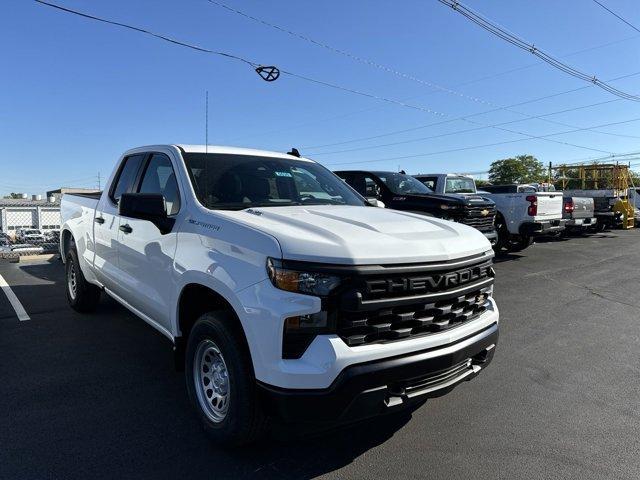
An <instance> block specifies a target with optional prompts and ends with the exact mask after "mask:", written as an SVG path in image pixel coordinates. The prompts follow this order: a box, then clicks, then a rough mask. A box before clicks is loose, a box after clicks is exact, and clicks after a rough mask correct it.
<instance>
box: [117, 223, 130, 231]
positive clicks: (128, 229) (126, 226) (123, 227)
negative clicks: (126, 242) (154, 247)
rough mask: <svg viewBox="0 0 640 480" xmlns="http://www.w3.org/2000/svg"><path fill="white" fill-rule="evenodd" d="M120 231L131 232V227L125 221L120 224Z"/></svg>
mask: <svg viewBox="0 0 640 480" xmlns="http://www.w3.org/2000/svg"><path fill="white" fill-rule="evenodd" d="M120 231H121V232H124V233H131V232H133V228H131V227H130V226H129V224H128V223H127V224H126V225H120Z"/></svg>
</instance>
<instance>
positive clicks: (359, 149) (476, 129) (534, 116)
mask: <svg viewBox="0 0 640 480" xmlns="http://www.w3.org/2000/svg"><path fill="white" fill-rule="evenodd" d="M614 101H616V100H614ZM609 102H611V100H609V101H607V102H598V103H594V104H591V105H583V106H580V107H575V108H567V109H564V110H560V111H556V112H551V113H545V114H542V115H532V116H528V118H521V119H518V120H510V121H508V122H500V123H494V124H492V125H484V124H481V123H478V122H473V123H477V124H478V125H480V126H479V127H475V128H468V129H464V130H456V131H454V132H447V133H440V134H437V135H431V136H428V137H420V138H411V139H408V140H401V141H398V142H391V143H383V144H377V145H369V146H364V147H356V148H348V149H343V150H333V151H331V152H317V153H316V152H309V155H314V156H320V155H335V154H339V153H350V152H357V151H361V150H372V149H376V148H384V147H393V146H396V145H404V144H407V143H414V142H421V141H424V140H432V139H434V138H442V137H448V136H451V135H458V134H461V133H469V132H475V131H478V130H484V129H485V128H490V127H491V128H496V127H501V126H503V125H511V124H513V123H519V122H524V121H526V120H530V119H539V120H542V119H543V118H542V117H545V116H551V115H559V114H561V113H567V112H571V111H575V110H582V109H584V108H588V107H592V106H595V105H602V104H603V103H609ZM637 120H640V119H632V120H625V121H622V122H613V123H607V124H603V125H597V126H593V127H576V126H573V125H568V124H563V123H562V122H553V123H558V124H560V125H564V126H567V127H569V128H573V129H574V130H570V131H567V132H558V133H554V134H551V135H563V134H566V133H573V132H581V131H591V132H598V133H603V134H609V133H608V132H601V131H600V130H597V129H598V128H601V127H606V126H613V125H622V124H625V123H630V122H634V121H637ZM616 135H618V134H616ZM624 136H626V135H624ZM628 137H630V138H640V137H638V136H635V135H628Z"/></svg>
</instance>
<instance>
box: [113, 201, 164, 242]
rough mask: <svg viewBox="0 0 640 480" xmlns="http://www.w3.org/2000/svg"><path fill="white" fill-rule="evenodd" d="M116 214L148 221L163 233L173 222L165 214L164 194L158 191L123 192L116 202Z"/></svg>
mask: <svg viewBox="0 0 640 480" xmlns="http://www.w3.org/2000/svg"><path fill="white" fill-rule="evenodd" d="M118 214H119V215H120V216H121V217H129V218H137V219H139V220H146V221H149V222H151V223H153V224H154V225H155V226H156V227H158V230H160V233H162V234H163V235H164V234H165V233H169V232H170V231H171V229H172V228H173V224H174V223H175V220H174V219H173V218H169V217H168V216H167V207H166V204H165V201H164V196H163V195H160V194H159V193H123V194H122V196H121V197H120V202H119V203H118Z"/></svg>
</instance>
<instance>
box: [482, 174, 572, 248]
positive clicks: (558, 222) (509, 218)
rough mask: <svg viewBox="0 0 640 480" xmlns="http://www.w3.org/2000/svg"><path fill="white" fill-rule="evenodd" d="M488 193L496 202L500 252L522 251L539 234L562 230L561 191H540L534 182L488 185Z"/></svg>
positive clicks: (486, 189) (497, 246)
mask: <svg viewBox="0 0 640 480" xmlns="http://www.w3.org/2000/svg"><path fill="white" fill-rule="evenodd" d="M482 188H483V189H484V190H485V191H487V192H489V193H488V194H487V195H486V196H487V197H489V198H490V199H491V200H493V201H494V202H495V203H496V208H497V210H498V213H497V214H496V229H497V231H498V242H497V244H496V245H495V247H494V248H495V249H496V250H497V251H502V250H506V251H508V252H519V251H521V250H523V249H525V248H527V247H529V246H530V245H531V244H532V243H533V241H534V239H535V237H536V236H539V235H549V234H555V233H560V232H562V231H563V230H564V226H565V223H566V220H563V219H562V205H563V202H562V192H538V190H537V188H536V187H535V186H534V185H517V184H511V185H485V186H484V187H482Z"/></svg>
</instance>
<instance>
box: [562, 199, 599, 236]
mask: <svg viewBox="0 0 640 480" xmlns="http://www.w3.org/2000/svg"><path fill="white" fill-rule="evenodd" d="M562 218H563V219H565V220H566V223H565V232H567V233H570V232H577V233H585V232H587V231H588V230H594V229H596V225H597V223H598V219H597V218H596V216H595V211H594V201H593V198H589V197H570V196H567V195H566V194H565V196H564V198H563V205H562Z"/></svg>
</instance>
